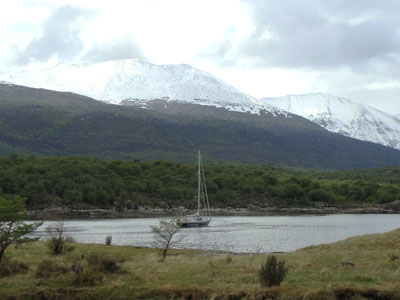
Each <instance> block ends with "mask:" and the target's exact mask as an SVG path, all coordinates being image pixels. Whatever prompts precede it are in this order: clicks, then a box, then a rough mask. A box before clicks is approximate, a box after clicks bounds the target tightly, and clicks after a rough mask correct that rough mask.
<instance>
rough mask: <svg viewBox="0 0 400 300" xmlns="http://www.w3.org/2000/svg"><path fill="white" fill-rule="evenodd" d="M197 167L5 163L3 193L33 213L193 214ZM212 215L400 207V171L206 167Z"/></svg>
mask: <svg viewBox="0 0 400 300" xmlns="http://www.w3.org/2000/svg"><path fill="white" fill-rule="evenodd" d="M196 171H197V166H196V165H195V164H188V163H177V162H168V161H153V162H141V161H139V160H101V159H98V158H91V157H35V156H30V157H19V156H17V155H11V156H8V157H3V158H0V193H1V194H3V195H19V196H22V197H24V198H26V199H27V207H28V209H40V208H46V207H52V206H68V207H73V208H93V207H98V208H111V207H115V208H117V209H124V208H129V209H134V208H138V207H139V206H150V207H173V206H185V207H187V208H193V207H194V206H195V203H194V201H193V195H194V194H195V193H196V182H197V181H196V180H197V179H196V178H197V177H196ZM205 175H206V180H207V189H208V193H209V197H210V202H211V205H212V206H214V207H247V206H248V205H255V206H261V207H265V206H288V207H290V206H314V205H315V203H316V202H324V203H327V204H330V205H336V206H348V205H353V204H360V203H364V204H368V203H387V202H391V201H394V200H399V199H400V176H399V175H400V167H392V168H378V169H368V170H358V171H347V172H331V173H321V172H305V171H299V170H290V169H282V168H277V167H271V166H250V165H239V164H221V163H214V164H208V165H207V164H206V165H205Z"/></svg>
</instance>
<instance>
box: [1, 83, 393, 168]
mask: <svg viewBox="0 0 400 300" xmlns="http://www.w3.org/2000/svg"><path fill="white" fill-rule="evenodd" d="M0 124H1V126H0V154H1V155H9V154H11V153H15V152H17V153H21V154H23V155H32V154H33V155H44V156H49V155H56V156H69V155H88V156H95V157H100V158H107V159H121V158H122V159H142V160H160V159H162V160H171V161H182V162H193V153H196V151H197V149H201V150H202V153H203V156H204V157H207V161H209V162H212V161H221V162H226V163H230V162H232V163H246V164H271V165H275V166H286V167H295V168H308V169H355V168H369V167H377V166H393V165H399V164H400V151H398V150H394V149H391V148H388V147H384V146H381V145H378V144H374V143H370V142H363V141H359V140H355V139H352V138H349V137H344V136H341V135H339V134H335V133H330V132H328V131H326V130H324V129H323V128H321V127H320V126H318V125H316V124H314V123H312V122H311V121H308V120H306V119H304V118H302V117H299V116H296V115H291V114H289V115H287V116H286V115H283V114H280V115H273V113H271V112H267V111H265V112H262V113H260V114H250V113H239V112H232V111H228V110H226V109H224V108H223V107H219V108H217V107H214V106H207V105H198V104H193V103H189V102H186V103H179V102H176V101H166V100H162V99H160V100H152V101H148V102H147V108H146V109H143V108H140V107H135V106H134V105H132V103H131V105H130V106H122V105H113V104H107V103H102V102H99V101H96V100H94V99H91V98H88V97H85V96H81V95H77V94H73V93H70V92H55V91H49V90H44V89H33V88H27V87H23V86H18V85H11V86H9V85H0ZM327 158H329V159H327Z"/></svg>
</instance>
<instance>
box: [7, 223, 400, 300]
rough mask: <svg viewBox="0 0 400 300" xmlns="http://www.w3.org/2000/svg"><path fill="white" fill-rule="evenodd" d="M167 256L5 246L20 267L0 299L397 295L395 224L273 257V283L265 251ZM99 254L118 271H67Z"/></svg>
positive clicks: (122, 249) (82, 247) (130, 250)
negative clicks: (264, 274)
mask: <svg viewBox="0 0 400 300" xmlns="http://www.w3.org/2000/svg"><path fill="white" fill-rule="evenodd" d="M169 253H170V254H169V255H168V256H167V259H166V260H164V261H163V260H161V259H160V258H161V252H160V250H157V249H147V248H135V247H129V246H106V245H93V244H75V245H74V250H73V251H70V252H68V253H66V254H65V255H58V256H54V255H51V254H49V252H48V249H47V248H46V246H45V242H40V241H39V242H34V243H30V244H24V245H22V246H19V247H15V246H11V247H10V248H9V250H8V251H7V256H6V258H7V259H6V262H8V263H10V262H20V263H24V264H25V265H26V266H25V267H24V268H21V269H22V270H21V271H19V272H17V274H8V275H7V276H4V277H2V278H0V287H1V288H0V299H60V300H63V299H96V300H100V299H116V300H118V299H282V300H284V299H291V300H293V299H320V300H322V299H353V300H356V299H357V300H360V299H400V258H399V256H400V229H397V230H394V231H391V232H389V233H385V234H374V235H366V236H362V237H353V238H349V239H347V240H344V241H340V242H337V243H334V244H327V245H320V246H311V247H307V248H304V249H301V250H298V251H295V252H290V253H281V254H277V256H278V259H279V260H284V261H285V262H286V266H287V268H288V273H287V276H286V278H285V280H284V281H283V282H282V284H281V286H279V287H271V288H262V287H261V285H260V283H259V281H258V271H259V269H260V267H261V265H262V264H263V263H264V262H265V261H266V259H267V254H231V253H215V252H207V251H200V250H171V251H170V252H169ZM105 256H109V257H114V259H115V260H116V261H117V264H118V265H119V269H117V268H115V269H110V268H109V269H102V270H100V269H97V271H96V272H94V271H93V269H91V270H92V271H86V272H85V271H82V272H81V273H80V274H77V273H76V272H74V271H73V270H72V269H75V271H76V261H77V260H81V261H82V262H83V265H88V264H90V261H93V257H105ZM43 260H46V261H50V263H49V262H47V263H45V264H43ZM74 262H75V263H74ZM343 262H347V263H343ZM351 263H352V264H354V265H353V266H352V265H351ZM39 265H40V267H39V268H38V266H39ZM54 265H56V266H57V268H54ZM73 265H75V267H73ZM49 266H53V267H49ZM0 270H1V269H0ZM83 270H85V268H84V269H83Z"/></svg>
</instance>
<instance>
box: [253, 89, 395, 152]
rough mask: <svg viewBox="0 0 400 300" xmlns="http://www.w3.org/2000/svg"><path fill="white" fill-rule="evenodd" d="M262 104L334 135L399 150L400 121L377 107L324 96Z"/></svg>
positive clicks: (301, 97) (316, 94)
mask: <svg viewBox="0 0 400 300" xmlns="http://www.w3.org/2000/svg"><path fill="white" fill-rule="evenodd" d="M261 101H263V102H266V103H268V104H270V105H273V106H276V107H278V108H280V109H283V110H285V111H288V112H290V113H293V114H296V115H299V116H302V117H304V118H307V119H308V120H310V121H312V122H314V123H316V124H318V125H320V126H321V127H323V128H325V129H327V130H329V131H331V132H336V133H340V134H342V135H346V136H350V137H353V138H357V139H359V140H366V141H373V142H376V143H379V144H382V145H386V146H389V147H392V148H395V149H400V120H399V119H397V118H396V117H395V116H392V115H390V114H387V113H385V112H383V111H380V110H378V109H376V108H374V107H371V106H368V105H365V104H360V103H356V102H353V101H351V100H349V99H346V98H343V97H335V96H331V95H326V94H323V93H314V94H303V95H287V96H283V97H279V98H263V99H261ZM338 103H339V104H338Z"/></svg>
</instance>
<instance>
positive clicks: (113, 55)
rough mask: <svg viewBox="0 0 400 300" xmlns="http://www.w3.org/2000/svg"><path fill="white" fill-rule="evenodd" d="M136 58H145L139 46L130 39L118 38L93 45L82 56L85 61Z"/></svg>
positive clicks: (94, 61) (95, 61)
mask: <svg viewBox="0 0 400 300" xmlns="http://www.w3.org/2000/svg"><path fill="white" fill-rule="evenodd" d="M127 58H138V59H142V60H146V57H145V55H144V54H143V52H142V50H141V49H140V47H139V46H138V45H137V43H136V42H135V41H134V40H132V39H129V38H127V39H119V40H113V41H109V42H107V43H102V44H97V45H95V46H93V47H92V48H91V49H90V50H89V51H88V52H87V53H86V54H85V55H84V57H83V59H82V60H83V61H85V62H87V63H97V62H102V61H107V60H114V59H127Z"/></svg>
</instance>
